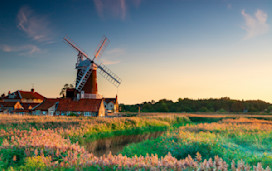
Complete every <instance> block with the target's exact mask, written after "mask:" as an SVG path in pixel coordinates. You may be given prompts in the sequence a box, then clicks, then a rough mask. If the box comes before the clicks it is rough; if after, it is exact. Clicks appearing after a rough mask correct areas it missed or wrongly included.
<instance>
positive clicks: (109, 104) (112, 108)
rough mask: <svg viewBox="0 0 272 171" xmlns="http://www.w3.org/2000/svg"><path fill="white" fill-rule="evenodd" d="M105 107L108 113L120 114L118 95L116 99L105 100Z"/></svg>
mask: <svg viewBox="0 0 272 171" xmlns="http://www.w3.org/2000/svg"><path fill="white" fill-rule="evenodd" d="M104 107H105V109H106V112H107V113H111V112H113V113H115V112H118V111H119V105H118V101H117V95H116V98H104Z"/></svg>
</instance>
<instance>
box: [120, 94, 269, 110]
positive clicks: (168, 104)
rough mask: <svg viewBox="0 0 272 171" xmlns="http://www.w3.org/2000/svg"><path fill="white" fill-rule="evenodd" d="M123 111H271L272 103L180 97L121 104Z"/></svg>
mask: <svg viewBox="0 0 272 171" xmlns="http://www.w3.org/2000/svg"><path fill="white" fill-rule="evenodd" d="M120 107H121V112H138V111H139V107H140V110H141V112H271V111H272V104H270V103H267V102H264V101H261V100H246V101H244V100H242V101H241V100H233V99H230V98H228V97H222V98H220V99H213V98H210V99H198V100H194V99H189V98H184V99H182V98H179V99H178V101H177V102H173V101H172V100H166V99H162V100H159V101H158V102H155V101H154V100H152V101H150V102H144V103H141V104H135V105H125V104H120Z"/></svg>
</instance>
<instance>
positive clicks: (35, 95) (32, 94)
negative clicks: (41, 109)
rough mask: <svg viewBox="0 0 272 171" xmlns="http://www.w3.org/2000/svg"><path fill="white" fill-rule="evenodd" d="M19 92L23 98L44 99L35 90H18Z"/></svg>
mask: <svg viewBox="0 0 272 171" xmlns="http://www.w3.org/2000/svg"><path fill="white" fill-rule="evenodd" d="M19 92H20V95H21V97H22V98H24V99H41V100H43V99H44V97H43V96H42V95H40V94H39V93H37V92H31V91H22V90H19Z"/></svg>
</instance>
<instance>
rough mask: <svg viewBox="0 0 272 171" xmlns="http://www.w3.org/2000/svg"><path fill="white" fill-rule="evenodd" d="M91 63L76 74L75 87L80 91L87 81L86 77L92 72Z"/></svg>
mask: <svg viewBox="0 0 272 171" xmlns="http://www.w3.org/2000/svg"><path fill="white" fill-rule="evenodd" d="M91 66H92V65H89V66H88V67H87V68H86V69H85V70H84V71H83V72H81V73H79V74H78V77H77V82H76V89H77V90H78V91H81V90H82V88H83V87H84V85H85V83H86V82H87V80H88V78H89V77H90V75H91V73H92V71H93V70H92V67H91Z"/></svg>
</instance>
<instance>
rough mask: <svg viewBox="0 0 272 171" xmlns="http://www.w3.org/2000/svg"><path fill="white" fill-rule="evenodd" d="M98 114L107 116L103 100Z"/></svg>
mask: <svg viewBox="0 0 272 171" xmlns="http://www.w3.org/2000/svg"><path fill="white" fill-rule="evenodd" d="M98 116H100V117H104V116H106V108H105V106H104V102H103V100H102V103H101V104H100V107H99V110H98Z"/></svg>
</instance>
